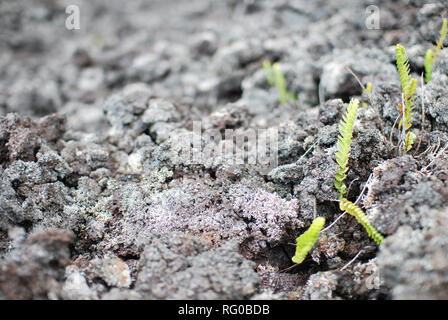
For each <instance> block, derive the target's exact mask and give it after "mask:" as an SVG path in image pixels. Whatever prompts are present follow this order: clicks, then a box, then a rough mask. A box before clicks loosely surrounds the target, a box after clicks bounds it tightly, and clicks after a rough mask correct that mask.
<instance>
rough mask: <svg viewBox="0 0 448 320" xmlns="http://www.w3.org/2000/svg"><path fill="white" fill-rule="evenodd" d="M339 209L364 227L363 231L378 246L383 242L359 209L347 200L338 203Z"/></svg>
mask: <svg viewBox="0 0 448 320" xmlns="http://www.w3.org/2000/svg"><path fill="white" fill-rule="evenodd" d="M339 207H340V209H341V210H342V211H347V212H348V213H349V214H351V215H352V216H354V217H355V218H356V220H357V221H358V222H359V223H360V224H361V225H362V226H363V227H364V229H366V231H367V234H368V235H369V237H371V238H372V239H373V240H374V241H375V242H376V243H377V244H378V245H380V244H381V242H383V241H384V237H383V236H382V235H381V233H379V232H378V230H376V228H375V227H374V226H373V225H372V224H371V223H370V221H369V218H368V217H367V216H366V214H365V213H364V211H362V209H361V208H360V207H358V206H357V205H356V204H354V203H353V202H351V201H348V200H347V199H342V200H341V202H340V203H339Z"/></svg>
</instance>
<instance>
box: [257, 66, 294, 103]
mask: <svg viewBox="0 0 448 320" xmlns="http://www.w3.org/2000/svg"><path fill="white" fill-rule="evenodd" d="M263 68H264V70H265V72H266V80H267V81H268V83H269V84H270V85H271V86H275V87H276V88H277V92H278V100H279V101H280V103H286V102H287V101H288V100H291V101H296V100H297V97H296V96H295V94H294V93H292V92H289V91H288V90H287V89H286V79H285V76H284V75H283V73H282V71H281V70H280V65H279V64H278V63H277V62H276V63H274V64H273V65H272V64H271V63H270V62H269V61H268V60H265V61H264V62H263Z"/></svg>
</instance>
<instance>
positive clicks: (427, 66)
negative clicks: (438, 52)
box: [425, 49, 434, 83]
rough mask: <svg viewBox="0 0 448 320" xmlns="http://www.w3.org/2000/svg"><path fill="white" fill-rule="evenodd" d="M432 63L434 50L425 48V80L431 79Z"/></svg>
mask: <svg viewBox="0 0 448 320" xmlns="http://www.w3.org/2000/svg"><path fill="white" fill-rule="evenodd" d="M433 63H434V51H432V50H431V49H428V50H426V55H425V82H426V83H428V82H429V81H431V77H432V64H433Z"/></svg>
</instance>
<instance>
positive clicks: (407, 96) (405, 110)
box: [395, 44, 417, 152]
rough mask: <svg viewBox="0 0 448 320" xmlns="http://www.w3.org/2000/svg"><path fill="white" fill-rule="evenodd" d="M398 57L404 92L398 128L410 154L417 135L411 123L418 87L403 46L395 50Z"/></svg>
mask: <svg viewBox="0 0 448 320" xmlns="http://www.w3.org/2000/svg"><path fill="white" fill-rule="evenodd" d="M395 53H396V57H397V68H398V73H399V74H400V83H401V90H402V103H401V104H399V105H398V107H399V109H400V115H401V120H400V122H399V124H398V127H399V128H401V129H402V130H401V141H402V142H403V149H404V150H405V152H408V151H409V150H411V148H412V144H413V143H414V139H415V134H414V133H413V132H410V131H409V129H410V128H411V126H412V125H411V121H412V119H413V118H412V116H413V112H412V111H413V110H414V106H413V105H412V104H413V102H414V93H415V88H416V87H417V79H414V78H412V77H411V75H410V67H409V59H408V56H407V54H406V51H405V50H404V47H403V46H402V45H401V44H397V46H396V48H395Z"/></svg>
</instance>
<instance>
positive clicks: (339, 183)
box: [334, 99, 359, 199]
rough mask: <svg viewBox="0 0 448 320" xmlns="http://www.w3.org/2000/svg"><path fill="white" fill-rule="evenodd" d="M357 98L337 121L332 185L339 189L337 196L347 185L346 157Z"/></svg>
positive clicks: (351, 134) (356, 109)
mask: <svg viewBox="0 0 448 320" xmlns="http://www.w3.org/2000/svg"><path fill="white" fill-rule="evenodd" d="M358 107H359V100H358V99H352V100H351V101H350V104H349V105H348V107H347V111H346V112H345V114H344V115H343V116H342V119H341V122H340V123H339V137H338V145H337V148H338V151H337V152H336V162H337V163H338V165H339V168H338V172H337V173H336V175H335V177H334V187H335V188H336V190H338V191H339V198H340V199H342V198H344V195H345V193H346V192H347V186H346V185H345V183H344V180H345V178H347V171H348V158H349V157H350V144H351V142H352V138H353V124H354V123H355V118H356V112H357V111H358Z"/></svg>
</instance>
